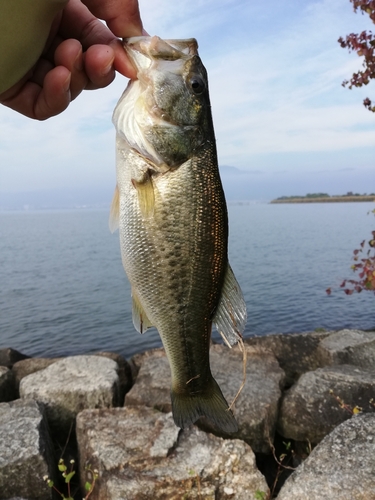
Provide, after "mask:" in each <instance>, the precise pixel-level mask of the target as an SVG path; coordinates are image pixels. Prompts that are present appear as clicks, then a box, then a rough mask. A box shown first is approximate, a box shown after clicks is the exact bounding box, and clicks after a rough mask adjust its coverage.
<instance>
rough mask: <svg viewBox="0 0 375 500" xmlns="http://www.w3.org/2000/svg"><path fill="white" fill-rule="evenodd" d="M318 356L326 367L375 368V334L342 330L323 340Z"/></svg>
mask: <svg viewBox="0 0 375 500" xmlns="http://www.w3.org/2000/svg"><path fill="white" fill-rule="evenodd" d="M318 354H319V356H320V358H321V360H322V363H323V364H325V365H339V364H349V365H357V366H361V367H363V368H366V367H367V368H370V369H371V368H373V367H374V366H375V332H364V331H361V330H340V331H339V332H334V333H331V334H330V335H328V337H326V338H324V339H322V341H321V342H320V345H319V348H318Z"/></svg>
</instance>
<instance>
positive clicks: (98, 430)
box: [76, 406, 268, 500]
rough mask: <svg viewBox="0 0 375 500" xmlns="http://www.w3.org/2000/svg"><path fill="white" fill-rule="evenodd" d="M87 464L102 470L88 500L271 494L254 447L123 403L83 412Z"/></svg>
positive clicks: (81, 437) (80, 428) (82, 448)
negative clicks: (182, 426) (183, 426)
mask: <svg viewBox="0 0 375 500" xmlns="http://www.w3.org/2000/svg"><path fill="white" fill-rule="evenodd" d="M76 432H77V439H78V446H79V453H80V463H81V464H83V468H82V470H81V474H82V481H83V483H84V481H85V477H84V475H85V471H84V464H87V463H90V464H91V466H92V468H94V469H97V470H98V471H99V481H98V482H97V484H96V486H95V488H94V491H93V494H92V496H91V497H90V500H91V499H92V500H99V499H100V500H115V499H116V500H117V499H120V498H121V500H127V499H129V500H130V499H131V500H140V499H147V498H154V499H155V500H156V499H160V500H161V499H166V498H168V499H171V500H173V499H175V500H177V499H178V500H180V499H183V498H190V499H200V498H205V499H222V500H224V499H229V498H232V499H233V498H236V499H237V500H248V499H250V498H253V497H255V492H256V491H257V490H259V491H264V492H265V494H267V492H268V487H267V484H266V482H265V480H264V478H263V476H262V475H261V474H260V472H259V471H258V470H257V469H256V465H255V457H254V454H253V452H252V451H251V449H250V447H249V446H248V445H247V444H246V443H244V442H243V441H240V440H223V439H221V438H218V437H215V436H213V435H211V434H206V433H204V432H202V431H200V430H198V429H197V428H195V427H193V428H190V429H186V430H184V431H178V429H177V428H176V427H175V425H174V423H173V419H172V416H171V414H170V413H168V414H163V413H160V412H158V411H157V410H154V409H152V408H146V407H130V406H129V407H125V408H113V409H109V410H85V411H83V412H82V413H80V414H79V415H78V417H77V428H76Z"/></svg>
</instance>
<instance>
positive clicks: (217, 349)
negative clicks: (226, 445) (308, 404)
mask: <svg viewBox="0 0 375 500" xmlns="http://www.w3.org/2000/svg"><path fill="white" fill-rule="evenodd" d="M246 350H247V357H248V361H247V369H246V384H245V387H244V388H243V390H242V392H241V394H240V395H239V397H238V399H237V401H236V403H235V410H234V413H235V416H236V419H237V421H238V424H239V427H240V430H239V432H238V433H236V434H234V435H231V437H236V438H241V439H244V440H245V441H246V442H247V443H249V444H250V446H251V447H252V449H253V450H254V451H256V452H262V453H267V452H269V451H270V440H271V441H272V440H273V436H274V432H275V426H276V421H277V414H278V406H279V400H280V397H281V390H280V386H281V385H282V384H283V380H284V372H283V371H282V370H281V369H280V367H279V365H278V363H277V361H276V359H275V357H274V356H273V355H272V353H270V352H266V351H263V350H259V349H254V348H252V347H250V346H247V347H246ZM137 364H138V366H140V370H139V374H138V377H137V379H136V382H135V384H134V386H133V387H132V389H131V390H130V391H129V392H128V393H127V395H126V397H125V405H146V406H151V407H154V408H157V409H159V410H160V411H164V412H168V411H171V409H172V407H171V399H170V384H171V377H170V369H169V364H168V360H167V358H166V356H165V353H164V350H162V349H159V350H154V351H153V352H152V353H147V355H144V356H143V358H142V357H138V359H137ZM210 364H211V369H212V373H213V375H214V377H215V379H216V380H217V382H218V384H219V385H220V387H221V389H222V391H223V394H224V396H225V397H226V398H227V401H228V402H229V403H230V402H231V401H232V400H233V399H234V397H235V396H236V393H237V391H238V389H239V387H240V385H241V382H242V378H243V364H242V354H241V352H240V351H239V349H238V348H233V349H229V348H228V347H226V346H223V345H213V346H211V353H210ZM199 425H200V426H201V427H202V428H203V429H205V430H208V431H210V432H213V433H215V434H216V435H223V434H222V433H221V432H220V430H218V429H215V428H214V427H212V425H211V424H210V422H208V421H207V420H206V419H200V421H199ZM226 437H228V436H226Z"/></svg>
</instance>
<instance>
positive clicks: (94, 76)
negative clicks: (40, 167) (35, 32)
mask: <svg viewBox="0 0 375 500" xmlns="http://www.w3.org/2000/svg"><path fill="white" fill-rule="evenodd" d="M84 4H85V5H84ZM86 6H87V7H86ZM99 19H104V20H105V21H106V23H107V26H108V28H107V27H106V26H105V25H104V24H103V23H102V22H101V21H99ZM141 34H142V23H141V20H140V14H139V9H138V2H137V0H113V1H111V2H109V1H103V0H82V1H81V0H70V1H69V2H68V4H67V5H66V6H65V8H64V9H63V10H62V11H61V12H60V13H59V14H58V16H56V18H55V20H54V22H53V25H52V27H51V32H50V35H49V38H48V40H47V43H46V47H45V50H44V52H43V54H42V55H41V57H40V58H39V60H38V61H37V63H36V65H35V66H34V67H33V68H32V70H30V71H29V72H28V73H27V74H26V75H25V76H24V77H23V78H22V79H21V80H20V81H19V82H18V83H17V84H15V85H14V86H12V87H11V88H10V89H8V90H6V91H5V92H4V93H2V94H0V102H1V103H2V104H4V105H5V106H8V107H10V108H12V109H14V110H15V111H18V112H19V113H21V114H23V115H25V116H27V117H29V118H34V119H37V120H45V119H47V118H50V117H51V116H55V115H57V114H59V113H61V112H62V111H64V110H65V109H66V108H67V107H68V105H69V104H70V102H71V101H72V100H73V99H75V98H76V97H77V96H78V95H79V94H80V93H81V92H82V90H83V89H87V90H92V89H97V88H102V87H106V86H107V85H109V84H110V83H111V82H112V81H113V79H114V78H115V70H117V71H119V72H120V73H122V74H123V75H125V76H127V77H129V78H135V77H136V73H135V69H134V68H133V66H132V64H131V63H130V61H129V59H128V58H127V56H126V53H125V51H124V49H123V47H122V45H121V42H120V41H119V40H118V38H116V37H129V36H137V35H141Z"/></svg>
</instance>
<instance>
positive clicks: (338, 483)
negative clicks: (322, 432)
mask: <svg viewBox="0 0 375 500" xmlns="http://www.w3.org/2000/svg"><path fill="white" fill-rule="evenodd" d="M374 436H375V414H362V415H356V416H353V417H352V418H351V419H350V420H347V421H346V422H344V423H342V424H341V425H340V426H338V427H337V428H336V429H335V430H334V431H333V432H332V433H331V434H329V435H328V436H327V437H326V438H324V440H323V441H322V442H321V443H320V444H319V445H318V446H317V447H316V448H315V449H314V450H313V451H312V452H311V455H310V456H309V457H308V458H307V459H306V460H305V462H303V464H302V465H300V467H299V468H298V469H297V470H296V472H294V473H293V474H292V475H291V476H290V477H289V479H287V481H286V482H285V484H284V486H283V487H282V488H281V490H280V493H279V495H278V496H277V500H322V499H323V498H327V499H334V500H373V499H374V498H375V453H374V450H375V437H374Z"/></svg>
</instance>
